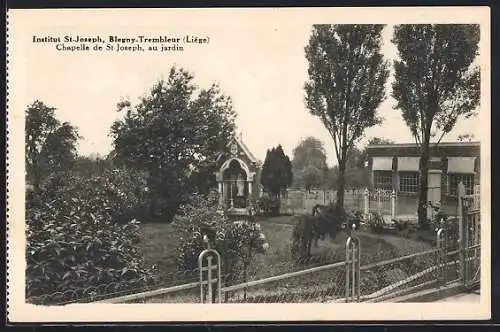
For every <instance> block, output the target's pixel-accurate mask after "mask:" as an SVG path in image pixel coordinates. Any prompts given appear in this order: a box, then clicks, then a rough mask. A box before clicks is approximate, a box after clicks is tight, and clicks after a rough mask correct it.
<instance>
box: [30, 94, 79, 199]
mask: <svg viewBox="0 0 500 332" xmlns="http://www.w3.org/2000/svg"><path fill="white" fill-rule="evenodd" d="M55 110H56V109H55V108H54V107H50V106H47V105H45V104H44V103H43V102H41V101H38V100H37V101H35V102H33V103H32V104H31V105H29V106H28V107H27V109H26V128H25V142H26V154H25V161H26V170H27V176H28V179H30V181H32V182H33V186H34V187H35V189H36V190H38V189H39V187H40V182H41V180H42V178H43V177H44V176H45V175H46V174H47V173H50V172H53V171H58V170H64V169H69V168H71V166H72V165H73V163H74V160H75V158H76V154H77V153H76V144H77V141H78V139H79V138H81V137H80V136H79V134H78V130H77V129H76V127H74V126H72V125H71V124H70V123H68V122H64V123H62V124H61V123H60V122H59V120H57V119H56V117H55V114H54V112H55Z"/></svg>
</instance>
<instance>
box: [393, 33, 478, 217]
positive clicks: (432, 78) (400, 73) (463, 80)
mask: <svg viewBox="0 0 500 332" xmlns="http://www.w3.org/2000/svg"><path fill="white" fill-rule="evenodd" d="M392 42H393V43H394V44H395V45H396V47H397V49H398V53H399V59H398V60H395V61H394V71H395V74H394V82H393V84H392V90H393V92H392V95H393V97H394V98H395V99H396V101H397V105H396V106H395V108H396V109H399V110H401V112H402V114H403V119H404V120H405V122H406V125H407V126H408V127H409V129H410V131H411V133H412V135H413V136H414V137H415V141H416V143H417V144H418V145H419V147H420V188H419V195H418V220H419V223H420V224H421V225H422V224H423V223H424V222H425V220H426V219H427V216H426V203H427V176H428V167H429V165H428V164H429V151H430V143H431V138H433V137H438V140H437V142H436V145H437V144H439V142H440V141H441V139H442V138H443V136H444V135H446V134H447V133H449V132H450V131H451V130H452V129H453V127H454V126H455V123H456V122H457V120H458V119H459V118H460V117H465V118H468V117H471V116H473V115H474V114H475V109H476V107H477V106H478V104H479V85H480V77H479V68H478V67H477V66H474V65H473V62H474V59H475V58H476V56H477V54H478V43H479V26H478V25H465V24H436V25H430V24H425V25H424V24H405V25H398V26H396V27H395V29H394V37H393V40H392Z"/></svg>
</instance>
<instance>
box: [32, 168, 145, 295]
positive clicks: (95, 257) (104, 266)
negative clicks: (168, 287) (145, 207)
mask: <svg viewBox="0 0 500 332" xmlns="http://www.w3.org/2000/svg"><path fill="white" fill-rule="evenodd" d="M137 181H138V178H137V177H134V175H133V174H129V173H127V171H125V170H121V171H116V172H109V171H108V172H104V173H103V174H102V175H98V176H94V177H91V178H83V177H79V176H76V175H75V174H54V175H52V176H50V177H49V178H48V179H47V180H46V181H45V183H43V184H42V187H41V190H40V191H37V192H32V193H30V195H29V199H28V201H27V269H26V275H27V284H26V294H27V297H28V298H29V297H36V296H40V295H44V294H51V293H55V292H65V291H68V290H74V289H84V288H92V287H96V292H97V293H99V291H101V292H103V291H104V290H103V289H100V290H99V289H97V286H99V285H103V284H110V283H117V284H120V285H125V284H127V286H128V287H137V286H141V285H143V284H145V283H146V282H147V280H148V279H149V277H150V276H151V274H152V270H150V269H149V268H148V267H146V266H145V265H144V263H143V261H142V255H141V254H140V252H139V251H138V250H137V242H138V241H139V237H138V232H137V231H138V228H139V225H138V224H139V223H138V222H137V221H135V220H132V221H130V220H129V221H128V222H124V221H123V220H122V223H117V222H116V221H117V220H118V219H120V218H122V217H123V216H125V215H126V213H127V211H129V208H130V207H131V206H134V205H136V204H140V202H141V200H142V195H143V193H142V191H144V187H141V186H140V185H138V182H137ZM117 287H118V286H117ZM124 287H125V286H124ZM114 290H116V288H115V289H114ZM108 291H110V290H109V289H108ZM97 295H101V294H97Z"/></svg>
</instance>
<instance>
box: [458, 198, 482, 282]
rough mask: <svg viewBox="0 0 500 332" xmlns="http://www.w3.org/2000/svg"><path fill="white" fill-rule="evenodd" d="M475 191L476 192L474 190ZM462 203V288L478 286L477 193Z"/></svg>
mask: <svg viewBox="0 0 500 332" xmlns="http://www.w3.org/2000/svg"><path fill="white" fill-rule="evenodd" d="M475 191H476V190H475ZM461 203H462V225H461V230H460V242H461V243H462V255H461V256H462V257H461V264H460V265H461V269H462V271H461V275H462V277H463V283H464V286H465V287H467V288H475V287H477V286H479V282H480V272H481V228H480V224H481V223H480V216H481V213H480V206H479V193H476V192H475V193H474V194H472V195H464V196H463V197H462V198H461Z"/></svg>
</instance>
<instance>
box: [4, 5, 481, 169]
mask: <svg viewBox="0 0 500 332" xmlns="http://www.w3.org/2000/svg"><path fill="white" fill-rule="evenodd" d="M53 15H54V16H52V17H46V18H45V19H40V20H34V21H33V20H31V21H30V23H26V24H24V25H22V26H21V25H20V26H18V27H17V30H16V29H14V30H15V31H16V32H17V33H18V35H17V37H18V38H17V39H16V41H17V44H16V43H14V45H12V47H13V48H14V50H15V51H16V52H17V53H16V54H17V55H18V56H19V57H20V58H18V61H19V62H21V61H20V60H22V64H21V63H20V64H19V65H18V66H19V68H20V69H19V70H18V71H16V75H18V76H19V77H16V79H17V81H16V82H17V86H16V89H17V90H16V91H17V97H18V98H17V101H18V103H17V105H19V107H21V108H22V107H26V106H27V105H28V104H31V103H32V102H33V101H35V100H37V99H38V100H40V101H43V102H44V103H45V104H47V105H49V106H53V107H55V108H56V109H57V110H56V117H57V118H58V119H59V120H61V121H69V122H70V123H72V124H73V125H75V126H77V127H78V130H79V132H80V135H81V136H82V137H83V139H82V140H80V142H79V145H78V151H79V153H80V154H83V155H92V154H100V155H105V154H107V153H108V152H110V151H111V149H112V139H111V137H109V129H110V126H111V125H112V123H113V121H115V120H116V119H118V118H120V117H121V116H122V115H121V114H120V113H118V112H117V111H116V104H117V102H119V101H120V100H122V99H129V100H130V101H131V102H132V104H136V103H137V101H138V98H139V97H140V96H141V95H144V94H145V93H147V92H148V91H149V90H150V88H151V87H152V86H153V84H154V83H155V82H156V81H158V80H159V79H161V78H165V77H167V75H168V71H169V69H170V68H171V67H172V66H174V65H175V66H177V67H182V68H185V69H187V70H189V71H190V72H192V73H193V74H194V77H195V79H194V81H195V83H196V84H197V85H199V86H200V87H209V86H210V85H211V84H212V83H213V82H218V83H219V84H220V87H221V89H222V91H223V92H224V93H225V94H226V95H228V96H230V97H231V98H232V99H233V104H234V109H235V111H236V113H237V119H236V122H237V127H238V129H237V130H238V132H241V133H242V136H243V140H244V142H245V144H246V145H247V146H248V147H249V149H250V150H251V151H252V152H253V154H254V155H255V156H256V157H257V158H258V159H260V160H264V158H265V154H266V150H267V149H269V148H271V147H273V146H276V145H278V144H281V145H282V146H283V148H284V150H285V153H287V154H288V155H290V157H292V151H293V148H294V147H295V146H296V145H297V144H298V143H299V142H300V141H301V140H302V139H303V138H305V137H307V136H313V137H316V138H318V139H320V140H321V141H323V142H324V144H325V150H326V152H327V161H328V163H329V165H330V166H333V165H335V164H336V160H335V157H334V155H335V154H334V147H333V140H332V138H331V137H330V135H329V133H328V132H327V130H326V129H325V128H324V126H323V124H322V123H321V121H320V120H319V119H318V118H316V117H314V116H312V115H311V114H310V113H309V111H308V110H307V109H306V107H305V105H304V90H303V86H304V83H305V81H306V80H307V60H306V59H305V53H304V47H305V46H306V44H307V43H308V39H309V36H310V33H311V29H312V22H309V21H308V20H307V19H305V20H303V21H300V22H299V21H297V20H290V19H289V20H275V19H271V18H270V17H267V16H266V15H263V17H262V20H261V21H260V23H259V24H255V23H254V21H253V20H251V19H249V18H241V17H240V18H233V19H224V20H220V21H214V20H213V19H212V20H208V19H204V18H203V17H201V16H199V18H198V19H196V18H195V19H192V20H189V21H186V20H182V19H180V18H178V17H174V16H172V17H168V15H165V17H164V19H162V20H134V19H133V16H130V15H128V16H127V15H125V16H122V17H121V19H120V16H117V17H115V19H114V20H111V19H109V17H107V16H106V15H104V14H99V15H98V14H95V13H94V14H92V13H90V14H89V13H87V14H83V13H81V14H75V16H74V17H73V18H69V17H68V16H64V19H62V17H63V16H57V15H56V14H53ZM117 20H118V21H117ZM189 22H191V23H189ZM76 34H80V35H85V36H87V35H89V36H93V35H97V34H98V35H100V36H103V37H104V38H107V36H109V35H118V36H121V37H127V36H137V35H149V36H152V37H154V36H157V35H165V34H169V35H181V36H182V35H186V34H190V35H194V36H200V37H204V36H209V37H210V43H209V44H204V45H196V46H192V47H186V48H185V50H184V52H180V53H160V54H155V53H145V54H138V53H131V54H124V53H121V54H118V53H80V52H74V53H71V52H61V51H56V50H55V49H54V47H53V45H43V44H35V43H32V36H33V35H37V36H45V35H51V36H56V35H57V36H64V35H76ZM391 37H392V25H388V26H387V27H386V28H385V30H384V32H383V40H384V45H383V49H382V51H383V53H384V55H385V57H386V59H387V60H389V61H390V62H391V63H392V60H393V59H394V57H395V56H396V49H395V47H394V45H393V44H392V43H391V42H390V39H391ZM391 69H392V68H391ZM391 79H392V78H391ZM391 79H390V80H391ZM390 80H389V82H388V84H387V89H386V90H387V91H386V94H387V98H386V100H385V101H384V102H383V103H382V104H381V105H380V107H379V110H378V112H379V115H380V116H382V117H383V119H384V122H383V123H382V124H381V125H379V126H376V127H372V128H370V129H368V130H366V133H365V138H364V139H362V140H361V141H360V142H359V146H363V145H364V144H366V142H367V138H370V137H375V136H377V137H384V138H390V139H392V140H394V141H396V142H399V143H405V142H413V138H412V137H411V135H410V133H409V130H408V129H407V127H406V126H405V124H404V122H403V120H402V118H401V113H400V111H399V110H394V109H393V106H394V103H395V101H394V100H393V99H392V98H391V97H390V90H391V89H390ZM16 111H19V112H22V109H19V110H16ZM460 134H473V135H475V137H476V138H477V137H478V136H479V119H478V118H473V119H470V120H461V121H459V122H458V123H457V125H456V127H455V129H454V130H453V131H452V132H451V133H450V134H448V135H447V136H445V138H443V141H456V140H457V137H458V135H460Z"/></svg>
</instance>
